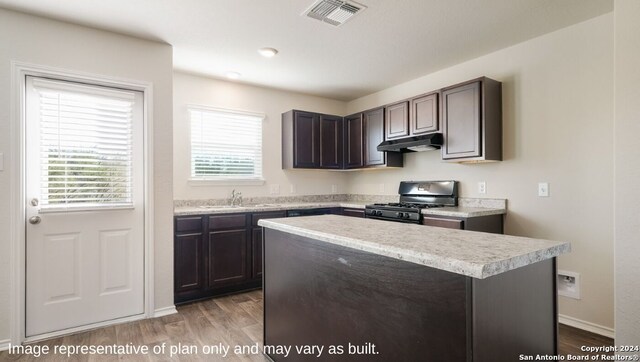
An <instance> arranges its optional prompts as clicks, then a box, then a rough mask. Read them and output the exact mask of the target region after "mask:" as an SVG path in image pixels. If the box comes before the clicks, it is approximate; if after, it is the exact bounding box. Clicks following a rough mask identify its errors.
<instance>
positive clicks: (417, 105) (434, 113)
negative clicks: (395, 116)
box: [410, 93, 438, 135]
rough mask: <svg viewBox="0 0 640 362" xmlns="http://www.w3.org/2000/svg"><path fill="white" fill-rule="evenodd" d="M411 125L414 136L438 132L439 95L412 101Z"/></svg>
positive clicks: (434, 94)
mask: <svg viewBox="0 0 640 362" xmlns="http://www.w3.org/2000/svg"><path fill="white" fill-rule="evenodd" d="M410 123H411V134H412V135H420V134H425V133H431V132H436V131H438V93H432V94H427V95H424V96H421V97H418V98H414V99H412V100H411V122H410Z"/></svg>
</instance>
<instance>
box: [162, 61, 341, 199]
mask: <svg viewBox="0 0 640 362" xmlns="http://www.w3.org/2000/svg"><path fill="white" fill-rule="evenodd" d="M173 89H174V91H173V94H174V103H173V112H174V124H173V133H174V159H173V161H174V176H173V177H174V178H173V183H174V198H175V199H176V200H189V199H212V198H225V197H229V195H230V194H231V190H232V189H237V190H239V191H241V192H242V194H243V196H245V197H246V196H294V195H317V194H330V193H331V185H337V187H338V193H343V192H345V190H346V179H347V175H345V174H344V173H343V172H335V171H317V170H312V171H310V170H306V171H305V170H295V171H293V170H287V171H285V170H282V167H281V164H282V162H281V159H282V158H281V155H282V153H281V149H282V144H281V139H282V137H281V127H280V125H281V122H282V121H281V119H282V117H281V115H282V113H283V112H286V111H289V110H291V109H302V110H306V111H318V112H324V113H329V114H336V115H344V114H345V109H346V103H345V102H341V101H336V100H331V99H326V98H321V97H316V96H309V95H303V94H299V93H291V92H285V91H279V90H274V89H270V88H263V87H257V86H251V85H245V84H240V83H234V82H227V81H223V80H218V79H212V78H206V77H201V76H196V75H191V74H185V73H179V72H176V73H174V78H173ZM189 104H197V105H206V106H211V107H218V108H227V109H238V110H244V111H251V112H257V113H263V114H265V115H266V119H265V123H264V126H263V149H264V152H263V155H264V166H263V172H264V178H265V180H266V182H265V184H264V185H259V186H249V185H237V186H211V185H207V186H201V185H198V184H197V183H193V182H189V175H190V172H191V171H190V160H189V132H190V131H189V119H188V112H187V105H189ZM273 184H278V185H280V194H279V195H272V194H270V185H273ZM291 185H294V187H295V192H296V193H295V194H292V193H291Z"/></svg>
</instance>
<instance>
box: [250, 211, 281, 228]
mask: <svg viewBox="0 0 640 362" xmlns="http://www.w3.org/2000/svg"><path fill="white" fill-rule="evenodd" d="M285 216H287V212H286V211H284V210H283V211H273V212H261V213H259V214H253V215H251V224H252V225H253V226H258V220H261V219H277V218H279V217H285Z"/></svg>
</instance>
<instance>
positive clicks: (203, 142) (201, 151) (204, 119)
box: [189, 107, 263, 180]
mask: <svg viewBox="0 0 640 362" xmlns="http://www.w3.org/2000/svg"><path fill="white" fill-rule="evenodd" d="M189 118H190V123H191V178H192V179H196V180H197V179H201V180H242V179H245V180H260V179H262V121H263V117H262V116H259V115H253V114H246V113H238V112H233V111H226V110H215V109H204V108H194V107H191V108H190V109H189Z"/></svg>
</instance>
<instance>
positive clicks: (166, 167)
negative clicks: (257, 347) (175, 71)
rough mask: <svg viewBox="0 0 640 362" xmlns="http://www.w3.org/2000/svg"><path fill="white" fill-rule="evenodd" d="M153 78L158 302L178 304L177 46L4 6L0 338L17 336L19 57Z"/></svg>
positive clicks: (0, 16)
mask: <svg viewBox="0 0 640 362" xmlns="http://www.w3.org/2000/svg"><path fill="white" fill-rule="evenodd" d="M14 60H15V61H20V62H27V63H32V64H37V65H44V66H49V67H56V68H64V69H68V70H70V71H75V72H78V71H79V72H86V73H91V74H99V75H103V76H109V77H117V78H124V79H131V80H139V81H147V82H152V83H153V87H154V89H153V92H154V97H153V118H154V133H153V142H154V143H155V145H156V148H155V152H154V167H155V170H154V171H155V174H154V175H153V180H154V183H155V185H154V187H155V209H154V213H155V230H154V232H155V241H154V247H155V302H156V307H157V308H163V307H167V306H171V305H173V241H172V233H173V230H172V225H173V223H172V217H173V204H172V160H173V155H172V136H171V133H172V48H171V46H169V45H166V44H160V43H154V42H150V41H144V40H139V39H135V38H131V37H127V36H122V35H118V34H113V33H109V32H104V31H99V30H95V29H91V28H86V27H81V26H77V25H72V24H68V23H63V22H58V21H52V20H47V19H43V18H39V17H34V16H30V15H25V14H21V13H17V12H12V11H7V10H3V9H0V153H4V163H5V169H4V171H0V250H2V252H0V341H1V340H4V339H8V338H9V318H10V310H9V298H10V297H12V295H11V293H10V290H9V288H10V287H9V286H10V280H9V275H10V273H9V262H10V259H9V258H10V253H9V250H11V248H10V239H9V238H10V230H11V228H13V227H14V226H13V225H9V220H10V215H11V213H12V210H11V209H10V197H11V194H10V184H11V182H10V180H11V178H12V177H14V176H15V175H12V174H11V172H10V171H9V166H10V165H9V163H10V160H11V157H12V154H11V149H10V145H11V140H10V128H11V127H10V125H11V122H14V121H15V120H13V119H10V114H9V111H10V108H11V104H10V100H11V92H13V91H14V90H13V89H12V88H11V64H10V62H11V61H14Z"/></svg>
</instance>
